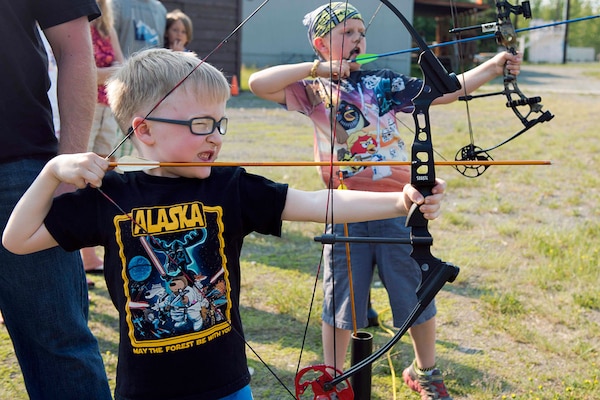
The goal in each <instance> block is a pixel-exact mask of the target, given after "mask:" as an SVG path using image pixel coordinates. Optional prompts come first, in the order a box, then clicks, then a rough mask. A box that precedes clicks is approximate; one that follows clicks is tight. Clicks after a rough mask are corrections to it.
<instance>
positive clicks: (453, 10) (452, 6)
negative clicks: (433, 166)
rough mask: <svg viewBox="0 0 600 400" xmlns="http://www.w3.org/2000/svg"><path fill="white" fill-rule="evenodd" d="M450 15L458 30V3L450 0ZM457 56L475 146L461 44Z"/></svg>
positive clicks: (471, 137)
mask: <svg viewBox="0 0 600 400" xmlns="http://www.w3.org/2000/svg"><path fill="white" fill-rule="evenodd" d="M450 14H451V21H452V28H456V26H457V23H458V9H457V7H456V3H455V1H454V0H450ZM454 39H455V41H456V40H458V39H461V34H460V32H456V33H455V34H454ZM455 46H456V56H457V57H458V64H459V66H460V70H461V71H460V72H461V76H462V90H463V94H464V97H465V110H466V114H467V127H468V130H469V140H470V145H471V146H474V145H475V136H474V134H473V122H472V120H471V109H470V106H469V98H468V94H469V93H468V91H467V82H466V78H465V57H464V52H463V50H462V46H461V45H460V44H456V45H455ZM457 170H458V168H457Z"/></svg>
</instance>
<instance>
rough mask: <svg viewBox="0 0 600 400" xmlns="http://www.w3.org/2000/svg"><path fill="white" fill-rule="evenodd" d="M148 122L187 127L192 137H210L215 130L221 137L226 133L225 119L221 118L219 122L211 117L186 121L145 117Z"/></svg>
mask: <svg viewBox="0 0 600 400" xmlns="http://www.w3.org/2000/svg"><path fill="white" fill-rule="evenodd" d="M146 119H147V120H148V121H156V122H165V123H167V124H177V125H185V126H189V128H190V132H192V133H193V134H194V135H202V136H204V135H210V134H211V133H213V132H214V131H215V129H217V130H218V131H219V133H220V134H221V135H224V134H225V133H227V118H225V117H223V118H221V120H220V121H217V120H215V119H214V118H211V117H200V118H192V119H190V120H188V121H181V120H178V119H165V118H153V117H146Z"/></svg>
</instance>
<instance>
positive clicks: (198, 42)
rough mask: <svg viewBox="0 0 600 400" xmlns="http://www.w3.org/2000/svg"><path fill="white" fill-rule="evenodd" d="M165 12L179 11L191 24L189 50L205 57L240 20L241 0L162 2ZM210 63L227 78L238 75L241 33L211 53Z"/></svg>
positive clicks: (180, 0)
mask: <svg viewBox="0 0 600 400" xmlns="http://www.w3.org/2000/svg"><path fill="white" fill-rule="evenodd" d="M161 2H162V3H163V4H164V6H165V7H166V8H167V11H171V10H174V9H176V8H178V9H180V10H181V11H183V12H184V13H186V14H187V15H188V16H189V17H190V18H191V20H192V23H193V24H194V33H193V39H192V42H191V43H190V44H189V46H188V48H189V49H190V50H192V51H194V52H196V53H197V54H198V56H199V57H200V58H204V57H206V56H207V55H209V53H211V52H212V51H213V50H215V48H216V47H217V46H218V45H219V43H220V42H221V41H222V40H223V39H225V38H226V37H227V36H228V35H229V34H231V32H232V31H233V30H234V29H235V27H236V26H238V24H239V23H240V21H241V16H242V13H241V10H242V9H241V0H176V1H161ZM207 61H208V62H209V63H211V64H212V65H214V66H215V67H216V68H218V69H220V70H222V71H223V73H224V74H225V76H227V77H228V78H230V77H231V76H233V75H238V76H239V72H240V69H241V66H242V56H241V36H240V32H238V34H236V35H233V36H232V37H231V38H230V39H229V40H228V41H227V43H224V44H223V45H222V46H221V47H220V48H219V49H217V50H216V51H214V52H213V53H212V54H210V57H209V58H208V59H207Z"/></svg>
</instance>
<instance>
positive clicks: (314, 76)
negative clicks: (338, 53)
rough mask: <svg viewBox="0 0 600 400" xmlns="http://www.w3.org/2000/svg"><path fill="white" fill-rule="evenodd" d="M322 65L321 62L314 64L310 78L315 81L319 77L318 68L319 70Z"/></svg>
mask: <svg viewBox="0 0 600 400" xmlns="http://www.w3.org/2000/svg"><path fill="white" fill-rule="evenodd" d="M320 64H321V61H320V60H315V61H314V62H313V65H312V68H311V69H310V77H311V78H313V79H315V78H316V77H317V68H319V65H320Z"/></svg>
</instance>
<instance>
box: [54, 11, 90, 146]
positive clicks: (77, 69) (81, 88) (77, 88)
mask: <svg viewBox="0 0 600 400" xmlns="http://www.w3.org/2000/svg"><path fill="white" fill-rule="evenodd" d="M44 34H45V35H46V38H47V39H48V42H49V43H50V46H51V47H52V52H53V53H54V57H55V58H56V64H57V66H58V79H57V97H58V109H59V114H60V144H59V153H60V154H63V153H77V152H84V151H86V150H87V145H88V139H89V136H90V130H91V127H92V119H93V116H94V107H95V105H96V67H95V62H94V56H93V50H92V40H91V35H90V25H89V22H88V18H87V17H81V18H78V19H74V20H72V21H68V22H65V23H63V24H59V25H56V26H53V27H50V28H46V29H45V30H44Z"/></svg>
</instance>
